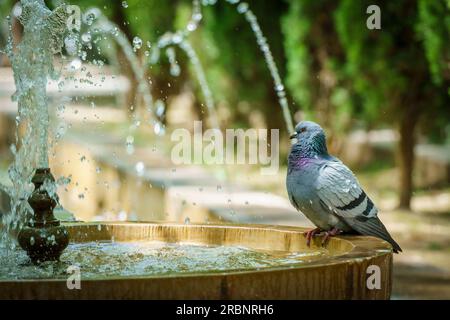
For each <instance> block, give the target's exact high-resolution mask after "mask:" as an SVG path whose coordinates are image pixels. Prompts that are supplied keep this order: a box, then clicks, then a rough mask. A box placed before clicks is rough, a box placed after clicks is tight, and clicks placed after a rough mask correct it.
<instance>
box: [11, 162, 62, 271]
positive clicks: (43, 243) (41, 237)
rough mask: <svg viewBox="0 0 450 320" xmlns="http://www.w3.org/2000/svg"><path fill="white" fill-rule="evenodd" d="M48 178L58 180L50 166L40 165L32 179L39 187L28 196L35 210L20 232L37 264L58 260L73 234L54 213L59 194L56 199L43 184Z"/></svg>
mask: <svg viewBox="0 0 450 320" xmlns="http://www.w3.org/2000/svg"><path fill="white" fill-rule="evenodd" d="M46 180H49V181H50V182H52V183H53V182H54V181H55V178H54V177H53V175H52V174H51V172H50V169H49V168H40V169H36V172H35V174H34V176H33V178H32V179H31V182H32V183H33V184H34V186H35V189H34V191H33V193H32V194H31V196H30V198H29V199H28V203H29V204H30V206H31V208H33V211H34V215H33V219H32V220H31V221H30V222H29V223H28V225H27V226H25V227H23V228H22V230H20V232H19V234H18V241H19V244H20V246H21V247H22V249H24V250H25V251H26V252H27V254H28V256H29V257H30V259H31V261H32V262H33V263H35V264H38V263H42V262H45V261H58V260H59V257H60V256H61V253H62V252H63V250H64V249H65V248H66V247H67V245H68V244H69V234H68V232H67V230H66V228H65V227H64V226H62V225H61V224H60V222H59V220H58V219H56V218H55V216H54V215H53V209H54V208H55V207H56V205H57V198H56V199H54V197H51V196H50V195H49V194H48V192H47V190H45V189H44V188H42V185H43V184H44V182H45V181H46ZM55 196H56V195H55ZM56 197H57V196H56Z"/></svg>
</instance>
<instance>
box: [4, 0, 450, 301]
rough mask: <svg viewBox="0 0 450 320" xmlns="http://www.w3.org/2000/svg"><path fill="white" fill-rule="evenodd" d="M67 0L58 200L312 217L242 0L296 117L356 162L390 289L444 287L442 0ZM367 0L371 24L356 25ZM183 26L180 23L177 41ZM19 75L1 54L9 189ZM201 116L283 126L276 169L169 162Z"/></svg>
mask: <svg viewBox="0 0 450 320" xmlns="http://www.w3.org/2000/svg"><path fill="white" fill-rule="evenodd" d="M69 2H70V4H73V5H78V6H79V7H80V8H81V13H82V25H81V30H80V31H79V34H78V36H79V38H80V39H81V41H80V46H79V47H78V49H77V54H75V55H74V54H70V53H69V52H65V53H64V55H61V56H55V61H56V62H55V65H56V69H57V70H58V72H60V77H59V79H58V80H51V81H49V85H48V93H49V100H50V109H51V115H52V122H51V123H52V128H51V132H52V137H53V140H52V156H51V166H52V170H53V171H54V174H55V176H56V177H57V179H58V184H59V192H58V193H59V195H60V198H61V204H62V206H63V207H64V210H65V211H62V213H61V215H63V216H64V214H65V215H66V217H67V219H70V217H71V214H70V213H73V214H74V216H75V218H76V219H78V220H85V221H88V220H134V221H145V220H147V221H148V220H167V221H178V222H184V223H190V222H215V221H224V222H227V221H228V222H239V223H257V224H281V225H297V226H310V224H309V222H308V221H306V219H305V218H304V217H303V216H302V215H300V214H298V213H297V212H295V210H294V209H293V208H292V207H291V206H290V204H289V201H288V200H287V194H286V190H285V175H286V162H287V161H286V159H287V154H288V151H289V147H290V143H289V139H288V136H289V133H290V132H289V131H288V130H287V128H286V124H285V122H284V120H283V114H282V111H281V108H280V103H279V96H278V94H277V92H278V91H280V88H274V81H273V79H272V77H271V73H270V72H269V69H268V66H267V62H266V60H265V59H264V55H263V53H262V51H261V43H259V44H258V42H257V40H256V38H255V33H254V31H255V27H254V25H253V26H252V25H251V24H250V23H249V18H248V14H246V12H248V11H247V10H251V12H253V14H254V15H255V16H256V17H257V21H258V22H259V26H260V29H261V30H262V32H263V34H264V37H265V39H266V40H267V43H268V45H269V46H270V52H271V56H273V60H274V61H275V63H276V65H277V68H278V72H279V75H280V78H281V80H282V81H283V82H284V88H283V92H284V90H285V92H286V98H287V101H288V107H289V109H290V113H291V114H292V115H293V118H294V119H295V122H297V121H300V120H301V119H308V120H314V121H316V122H318V123H319V124H320V125H321V126H322V127H324V128H325V130H326V132H327V136H328V147H329V150H330V153H332V154H334V155H336V156H338V157H339V158H341V160H343V161H344V162H345V163H346V164H347V165H348V166H349V167H350V168H351V169H352V170H353V171H354V172H355V174H356V175H357V177H358V179H359V180H360V182H361V184H362V185H363V187H364V189H365V190H366V193H368V194H369V195H370V196H371V198H372V199H373V200H374V202H375V203H376V204H377V206H378V207H379V209H380V214H379V215H380V217H381V220H383V221H384V222H385V224H386V225H387V228H388V229H389V230H390V231H391V233H392V234H393V236H394V238H395V239H397V240H398V242H399V243H400V245H401V246H402V248H403V249H404V253H403V254H400V255H396V256H395V269H394V276H395V281H394V295H393V297H394V298H432V299H450V184H449V182H450V123H449V120H450V42H449V40H450V1H448V0H433V1H430V0H398V1H364V0H361V1H354V0H339V1H332V0H315V1H312V0H291V1H264V2H263V1H256V0H254V1H248V2H246V5H245V4H244V3H241V2H239V1H238V0H229V1H225V0H223V1H221V0H219V1H215V0H204V1H200V7H201V11H198V10H197V9H198V8H197V9H195V6H193V3H192V1H189V0H185V1H184V0H183V1H182V0H179V1H174V0H164V1H161V0H159V1H158V0H141V1H139V0H127V1H118V0H116V1H107V0H80V1H77V0H72V1H69ZM46 3H47V5H48V6H49V7H50V8H54V7H55V6H57V5H58V4H59V3H60V2H59V1H46ZM373 4H376V5H378V6H379V8H380V10H381V29H374V30H370V29H369V28H368V27H367V26H366V22H367V19H368V18H369V17H370V16H371V14H370V13H369V14H368V13H366V10H367V7H368V6H369V5H373ZM94 7H95V8H97V9H93V8H94ZM198 14H201V16H198ZM7 15H11V16H12V25H11V32H12V34H13V38H14V41H15V42H16V43H17V41H19V40H20V37H21V32H22V27H21V25H20V23H19V22H18V20H17V19H16V18H15V15H16V16H18V15H20V10H19V9H18V7H17V3H16V1H13V0H0V19H1V20H0V22H1V24H0V48H4V47H5V45H6V43H7V39H8V34H9V27H8V23H7V19H6V16H7ZM196 15H197V16H196ZM200 17H201V18H202V19H201V21H200ZM250 20H251V19H250ZM193 21H194V22H195V21H197V22H199V23H198V25H197V24H195V23H194V24H192V22H193ZM250 22H251V21H250ZM252 27H253V29H252ZM177 30H187V31H188V34H187V35H186V37H185V38H183V39H179V40H177V39H176V38H174V35H177V33H176V31H177ZM168 32H169V33H168ZM167 39H169V40H167ZM260 40H261V39H260ZM263 44H264V43H263ZM66 47H68V45H67V43H66ZM266 57H267V56H266ZM14 88H15V87H14V78H13V74H12V71H11V68H10V62H9V61H8V59H7V57H6V55H4V54H1V53H0V184H1V185H3V186H4V187H3V189H6V190H7V188H8V184H9V179H8V173H7V169H8V166H9V165H10V163H11V161H13V157H12V153H11V151H10V145H11V144H12V143H14V141H15V116H16V112H17V106H16V105H15V103H14V102H12V101H11V99H10V97H11V95H12V94H13V93H14V90H15V89H14ZM150 105H151V106H152V110H153V111H151V110H150ZM211 107H214V108H211ZM211 110H215V115H214V114H213V113H212V112H211ZM155 115H156V120H155ZM213 116H214V117H213ZM195 120H203V121H204V123H205V125H204V130H205V129H206V127H212V126H213V125H214V124H216V122H217V124H218V126H219V127H220V128H221V129H222V130H224V129H226V128H244V129H246V128H269V129H279V130H280V170H279V172H278V173H277V174H276V175H271V176H263V175H261V174H260V171H259V166H258V165H228V166H219V165H217V166H206V165H189V166H188V165H182V166H181V165H180V166H175V165H174V164H173V163H172V162H171V160H170V152H171V148H172V147H173V142H172V141H171V139H170V133H171V132H172V131H173V129H176V128H186V129H188V130H190V131H192V130H193V123H194V121H195ZM268 143H269V144H270V141H268ZM5 197H6V196H5ZM5 197H4V198H3V200H2V201H0V212H1V211H2V210H3V211H7V207H8V202H7V201H5V200H4V199H5ZM0 200H1V199H0Z"/></svg>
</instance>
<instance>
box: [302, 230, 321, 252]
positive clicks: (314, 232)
mask: <svg viewBox="0 0 450 320" xmlns="http://www.w3.org/2000/svg"><path fill="white" fill-rule="evenodd" d="M322 231H323V230H322V229H320V228H315V229H312V230H309V231H307V232H306V233H305V234H304V236H305V238H306V245H307V246H308V247H310V246H311V239H312V238H313V237H314V236H315V235H317V234H319V233H321V232H322Z"/></svg>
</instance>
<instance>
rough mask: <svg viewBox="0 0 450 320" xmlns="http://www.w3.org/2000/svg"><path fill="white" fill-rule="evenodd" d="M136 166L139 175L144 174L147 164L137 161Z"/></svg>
mask: <svg viewBox="0 0 450 320" xmlns="http://www.w3.org/2000/svg"><path fill="white" fill-rule="evenodd" d="M134 168H135V169H136V173H137V174H138V176H142V175H143V174H144V170H145V164H144V163H143V162H142V161H139V162H138V163H136V165H135V166H134Z"/></svg>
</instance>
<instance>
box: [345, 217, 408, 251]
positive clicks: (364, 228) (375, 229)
mask: <svg viewBox="0 0 450 320" xmlns="http://www.w3.org/2000/svg"><path fill="white" fill-rule="evenodd" d="M349 224H350V226H351V227H352V228H353V229H354V230H355V231H357V232H358V233H360V234H362V235H366V236H374V237H377V238H381V239H383V240H385V241H387V242H389V243H390V244H391V245H392V248H393V251H394V252H395V253H398V252H402V248H400V246H399V245H398V243H397V242H395V240H394V239H392V237H391V235H390V234H389V232H388V231H387V230H386V227H385V226H384V225H383V223H382V222H381V220H380V219H378V217H372V218H369V219H367V220H365V221H362V220H361V221H360V220H358V219H352V221H351V223H349Z"/></svg>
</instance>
